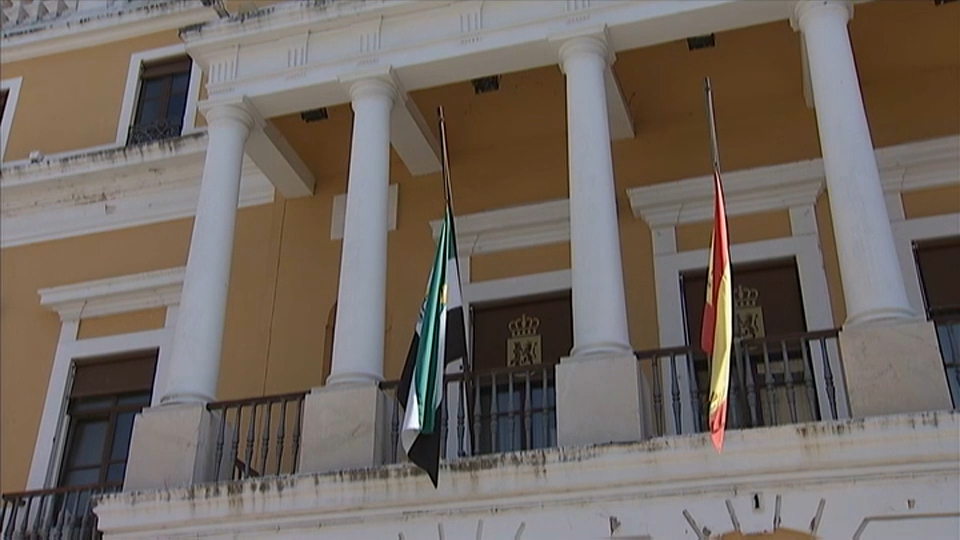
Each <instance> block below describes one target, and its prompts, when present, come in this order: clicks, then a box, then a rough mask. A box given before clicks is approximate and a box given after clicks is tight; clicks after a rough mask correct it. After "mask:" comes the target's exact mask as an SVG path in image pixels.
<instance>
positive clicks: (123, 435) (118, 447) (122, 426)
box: [110, 411, 137, 459]
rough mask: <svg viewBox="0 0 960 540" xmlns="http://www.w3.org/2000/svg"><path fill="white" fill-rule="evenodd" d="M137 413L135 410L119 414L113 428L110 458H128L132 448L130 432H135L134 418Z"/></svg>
mask: <svg viewBox="0 0 960 540" xmlns="http://www.w3.org/2000/svg"><path fill="white" fill-rule="evenodd" d="M136 415H137V413H135V412H133V411H131V412H124V413H119V414H118V415H117V425H116V426H115V427H114V428H113V430H114V431H113V445H112V447H111V449H110V459H127V450H129V449H130V434H131V433H132V432H133V419H134V417H136Z"/></svg>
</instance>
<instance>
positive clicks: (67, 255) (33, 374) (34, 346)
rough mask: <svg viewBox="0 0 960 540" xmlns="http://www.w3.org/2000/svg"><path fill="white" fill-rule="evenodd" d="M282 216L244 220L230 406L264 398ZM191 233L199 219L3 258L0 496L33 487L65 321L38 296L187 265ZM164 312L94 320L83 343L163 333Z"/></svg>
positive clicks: (230, 324)
mask: <svg viewBox="0 0 960 540" xmlns="http://www.w3.org/2000/svg"><path fill="white" fill-rule="evenodd" d="M274 209H275V206H271V205H263V206H258V207H253V208H247V209H242V210H240V212H239V214H238V219H237V237H236V242H235V246H234V261H233V271H232V272H233V273H232V279H231V282H230V297H229V305H228V314H227V328H226V333H225V341H224V356H223V358H224V359H223V362H222V364H221V378H220V389H219V390H218V392H219V393H220V395H221V396H223V397H224V398H227V397H237V396H239V395H244V396H249V395H257V394H261V393H263V392H264V388H263V384H262V376H261V375H260V373H262V371H263V369H264V364H265V360H266V356H265V353H266V346H265V343H266V342H265V340H266V337H267V334H268V331H267V330H268V328H269V316H270V309H269V307H270V306H269V300H270V296H269V294H268V292H267V289H268V287H267V285H268V284H269V283H270V279H269V276H270V271H271V268H273V267H275V265H276V257H273V258H272V259H271V257H269V256H268V253H269V247H268V246H269V244H270V236H271V233H272V232H273V231H272V228H271V226H270V225H271V217H272V214H273V212H274ZM191 226H192V220H191V219H181V220H177V221H172V222H167V223H161V224H157V225H148V226H144V227H137V228H133V229H124V230H120V231H112V232H106V233H100V234H93V235H88V236H83V237H78V238H70V239H65V240H57V241H52V242H45V243H42V244H34V245H28V246H21V247H15V248H9V249H4V250H3V251H2V252H0V321H2V324H0V359H2V361H0V410H3V411H4V414H3V415H2V423H0V424H2V425H0V490H2V491H3V492H9V491H16V490H21V489H23V488H24V487H25V485H26V480H27V473H28V471H29V468H30V460H31V458H32V456H33V449H34V443H35V441H36V436H37V429H38V428H39V423H40V414H41V412H42V410H43V402H44V399H45V396H46V392H47V381H48V379H49V377H50V370H51V368H52V366H53V357H54V353H55V351H56V346H57V338H58V336H59V333H60V319H59V317H58V316H57V314H56V313H54V312H52V311H47V310H46V309H44V308H42V307H41V306H40V303H39V297H38V296H37V290H38V289H42V288H45V287H53V286H57V285H65V284H70V283H78V282H83V281H89V280H94V279H102V278H107V277H113V276H122V275H127V274H135V273H140V272H147V271H151V270H160V269H165V268H172V267H176V266H182V265H183V264H185V263H186V256H187V248H188V246H189V242H190V229H191ZM264 301H266V302H267V304H266V305H265V304H264ZM158 311H162V310H148V311H146V312H138V313H132V314H129V315H128V316H126V317H125V316H111V317H103V318H100V319H89V320H86V321H84V322H83V323H81V337H97V336H99V335H109V334H115V333H118V332H123V331H136V330H143V329H147V328H148V327H156V326H158V325H159V326H162V324H163V317H162V316H158V313H157V312H158ZM84 327H86V328H84ZM257 370H259V371H257ZM13 410H16V411H17V413H16V414H7V412H8V411H13Z"/></svg>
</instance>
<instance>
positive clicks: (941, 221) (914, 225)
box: [890, 213, 960, 313]
mask: <svg viewBox="0 0 960 540" xmlns="http://www.w3.org/2000/svg"><path fill="white" fill-rule="evenodd" d="M890 226H891V228H892V229H893V240H894V242H895V243H896V246H897V257H898V258H899V260H900V269H901V270H902V271H903V280H904V284H905V285H906V287H907V297H908V298H909V300H910V307H912V308H913V310H914V311H915V312H916V313H926V306H925V305H924V301H923V284H922V283H921V282H920V271H919V269H918V268H917V263H916V260H915V259H914V256H913V243H914V242H916V241H918V240H931V239H935V238H944V237H948V236H960V213H952V214H942V215H939V216H930V217H923V218H915V219H907V220H903V221H893V222H892V223H891V224H890Z"/></svg>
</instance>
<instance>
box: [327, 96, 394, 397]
mask: <svg viewBox="0 0 960 540" xmlns="http://www.w3.org/2000/svg"><path fill="white" fill-rule="evenodd" d="M396 95H397V92H396V89H395V88H394V86H393V85H392V84H391V83H390V82H388V81H385V80H383V79H376V78H369V79H361V80H358V81H355V82H353V83H352V84H351V86H350V97H351V99H352V105H353V141H352V144H351V149H350V178H349V182H348V185H347V205H346V217H345V222H344V227H343V249H342V254H341V259H340V261H341V262H340V289H339V292H338V295H337V318H336V321H337V324H336V329H335V331H334V338H333V365H332V367H331V370H330V377H329V378H328V379H327V384H329V385H335V384H344V383H364V382H377V381H380V380H382V378H383V345H384V343H383V339H384V338H383V336H384V331H385V325H386V290H387V221H388V220H387V217H388V201H389V186H390V112H391V110H392V109H393V104H394V101H395V99H396Z"/></svg>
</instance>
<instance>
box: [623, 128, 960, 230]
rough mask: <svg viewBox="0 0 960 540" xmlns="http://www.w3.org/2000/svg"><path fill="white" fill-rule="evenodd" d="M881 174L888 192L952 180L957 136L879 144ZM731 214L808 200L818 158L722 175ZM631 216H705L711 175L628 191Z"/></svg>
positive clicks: (678, 219) (817, 179)
mask: <svg viewBox="0 0 960 540" xmlns="http://www.w3.org/2000/svg"><path fill="white" fill-rule="evenodd" d="M876 155H877V163H878V165H879V167H880V179H881V182H882V183H883V188H884V191H886V192H888V193H892V192H901V191H913V190H918V189H925V188H932V187H937V186H943V185H950V184H956V183H957V182H958V179H960V136H950V137H943V138H940V139H931V140H927V141H919V142H914V143H907V144H902V145H897V146H889V147H885V148H880V149H878V150H877V151H876ZM723 185H724V195H725V196H726V202H727V214H728V215H731V216H736V215H742V214H750V213H756V212H767V211H772V210H785V209H789V208H791V207H795V206H804V205H811V204H813V203H814V202H815V201H816V198H817V196H818V195H819V194H820V192H821V191H822V190H823V189H824V172H823V160H822V159H812V160H807V161H798V162H795V163H787V164H782V165H773V166H770V167H759V168H756V169H747V170H741V171H732V172H728V173H724V174H723ZM627 195H628V197H629V198H630V206H631V208H632V209H633V215H634V216H635V217H641V218H643V220H644V221H646V222H647V224H648V225H650V226H651V227H662V226H670V225H678V224H683V223H694V222H698V221H706V220H709V219H710V217H711V216H712V204H713V178H712V176H700V177H696V178H689V179H686V180H680V181H677V182H669V183H662V184H654V185H651V186H643V187H635V188H630V189H628V190H627Z"/></svg>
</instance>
